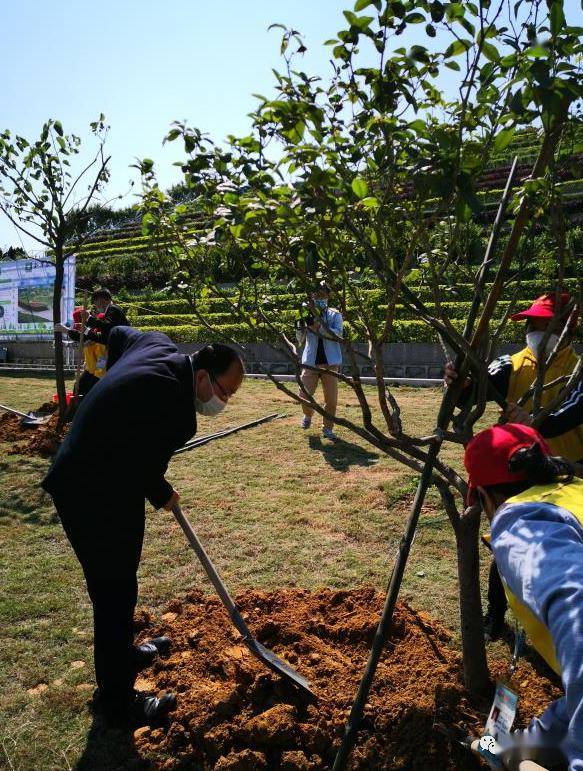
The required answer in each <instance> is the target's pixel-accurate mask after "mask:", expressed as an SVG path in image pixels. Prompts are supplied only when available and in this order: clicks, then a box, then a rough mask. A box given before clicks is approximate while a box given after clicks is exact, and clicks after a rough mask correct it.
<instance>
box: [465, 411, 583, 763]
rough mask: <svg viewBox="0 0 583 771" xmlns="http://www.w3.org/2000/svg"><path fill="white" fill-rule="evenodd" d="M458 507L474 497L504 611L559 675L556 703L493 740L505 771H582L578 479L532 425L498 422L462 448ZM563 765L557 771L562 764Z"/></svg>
mask: <svg viewBox="0 0 583 771" xmlns="http://www.w3.org/2000/svg"><path fill="white" fill-rule="evenodd" d="M464 463H465V467H466V470H467V472H468V476H469V480H468V482H469V493H468V503H469V504H470V505H471V504H472V503H474V502H475V500H476V498H479V500H480V503H481V506H482V509H483V511H484V512H485V513H486V516H487V517H488V519H489V520H490V522H491V527H492V532H491V545H492V550H493V552H494V557H495V559H496V564H497V565H498V569H499V571H500V575H501V577H502V581H503V584H504V589H505V592H506V594H507V596H508V600H509V602H510V604H511V607H512V609H513V612H514V613H515V615H516V616H517V619H518V620H519V622H520V623H521V624H522V626H523V627H524V629H525V630H526V632H527V635H528V637H529V639H530V642H531V643H532V645H533V647H535V648H536V650H537V651H538V652H539V653H540V654H541V656H543V657H544V658H545V659H546V661H547V663H548V664H549V666H551V667H552V668H553V669H554V670H555V671H556V672H557V673H558V674H559V675H560V676H561V679H562V682H563V688H564V696H563V697H562V698H560V699H558V700H557V701H554V702H552V703H551V704H550V705H549V706H548V707H547V709H546V710H545V711H544V713H543V714H542V715H541V716H540V717H536V718H533V720H532V721H531V723H530V724H529V726H528V728H527V729H525V730H524V731H518V732H514V733H513V734H512V735H511V736H510V738H509V739H507V741H506V742H504V741H502V750H503V751H504V752H503V754H502V758H503V760H504V763H505V765H506V766H507V767H508V768H512V767H515V765H517V762H518V761H519V760H532V761H536V762H539V763H541V764H542V765H543V766H544V767H547V766H554V765H556V763H557V762H561V761H562V762H563V764H564V762H565V759H566V760H567V761H568V765H569V769H570V771H581V770H582V769H583V480H581V479H576V478H574V469H573V465H572V464H571V463H570V461H568V460H566V459H565V458H560V457H554V456H552V455H551V449H550V447H549V445H548V444H547V442H546V441H545V439H544V438H543V437H542V436H541V435H540V434H539V433H538V432H537V431H536V430H535V429H534V428H532V427H530V426H525V425H521V424H517V423H507V424H505V425H496V426H492V427H491V428H487V429H486V430H485V431H482V432H480V433H479V434H476V436H475V437H474V438H473V439H472V440H471V441H470V442H469V443H468V445H467V447H466V450H465V457H464ZM563 767H564V766H563Z"/></svg>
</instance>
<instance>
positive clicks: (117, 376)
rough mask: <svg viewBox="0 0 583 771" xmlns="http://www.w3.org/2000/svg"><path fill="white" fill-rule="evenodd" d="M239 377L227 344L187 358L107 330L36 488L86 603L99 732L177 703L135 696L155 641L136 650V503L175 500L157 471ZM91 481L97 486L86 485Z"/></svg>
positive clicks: (133, 334) (158, 338)
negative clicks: (49, 507) (52, 510)
mask: <svg viewBox="0 0 583 771" xmlns="http://www.w3.org/2000/svg"><path fill="white" fill-rule="evenodd" d="M243 376H244V368H243V362H242V360H241V358H240V357H239V355H238V354H237V352H236V351H235V350H234V349H232V348H229V347H228V346H226V345H221V344H213V345H207V346H205V347H204V348H202V350H200V351H199V352H198V353H196V354H194V355H193V356H187V355H185V354H181V353H179V352H178V349H177V347H176V346H175V345H174V343H173V342H172V341H171V340H170V339H169V338H168V337H166V335H164V334H162V333H160V332H146V333H143V332H139V331H138V330H136V329H132V328H131V327H123V326H118V327H115V328H113V329H112V330H111V331H110V333H109V338H108V359H107V372H106V374H105V375H104V377H103V378H102V379H101V380H100V381H99V382H98V383H97V384H96V385H95V386H94V387H93V388H92V389H91V391H90V392H89V393H88V394H87V396H85V398H84V400H83V402H82V403H81V404H80V406H79V410H78V412H77V413H76V415H75V418H74V420H73V422H72V424H71V428H70V430H69V433H68V434H67V436H66V438H65V440H64V442H63V444H62V445H61V448H60V449H59V452H58V454H57V456H56V458H55V460H54V462H53V464H52V466H51V468H50V469H49V472H48V474H47V475H46V477H45V478H44V480H43V482H42V486H43V488H44V489H45V490H46V491H47V492H49V493H50V494H51V496H52V498H53V501H54V504H55V507H56V509H57V512H58V514H59V517H60V519H61V522H62V525H63V528H64V530H65V533H66V535H67V537H68V539H69V541H70V543H71V545H72V547H73V549H74V551H75V554H76V556H77V558H78V560H79V562H80V563H81V566H82V568H83V572H84V574H85V580H86V584H87V589H88V592H89V596H90V598H91V602H92V604H93V621H94V658H95V676H96V680H97V686H98V687H97V691H96V696H95V698H94V706H95V709H96V710H97V711H98V712H99V714H101V715H102V716H103V718H104V719H105V721H106V723H107V724H108V725H111V726H115V727H126V726H127V727H129V728H135V727H138V726H140V725H151V724H152V723H156V722H158V721H160V720H161V719H162V718H163V717H164V716H165V715H166V714H167V713H168V712H169V711H170V710H171V709H172V708H173V707H174V705H175V697H174V696H173V695H172V694H165V695H164V696H162V697H161V698H157V697H156V696H151V695H147V694H140V693H138V692H137V691H135V690H134V681H135V677H136V674H137V672H138V671H139V669H141V668H143V667H144V666H146V665H147V664H148V663H151V661H152V658H153V656H155V655H156V653H157V645H156V643H157V642H158V641H156V640H154V641H152V643H153V645H152V644H151V645H150V646H148V645H146V646H141V647H140V648H136V647H135V646H134V635H133V617H134V609H135V605H136V599H137V591H138V586H137V578H136V574H137V570H138V565H139V562H140V555H141V550H142V541H143V536H144V525H145V511H144V509H145V506H144V504H145V499H146V498H147V499H148V500H149V501H150V503H151V504H152V506H154V508H156V509H159V508H164V509H166V510H168V511H170V510H171V509H172V507H173V505H175V504H176V503H177V502H178V499H179V496H178V493H177V492H176V491H175V490H174V489H173V488H172V485H171V484H170V483H169V482H168V481H167V480H166V479H165V476H164V474H165V472H166V469H167V466H168V462H169V461H170V458H171V457H172V454H173V452H174V451H175V450H177V449H178V448H179V447H181V446H183V445H184V443H185V442H186V441H187V440H188V439H190V437H192V436H193V435H194V434H195V432H196V413H199V414H202V415H216V414H218V413H219V412H220V411H221V410H222V409H223V408H224V407H225V406H226V404H227V402H228V401H229V399H230V398H231V396H232V395H233V394H234V393H235V391H237V389H238V388H239V386H240V385H241V383H242V380H243ZM95 479H99V480H101V482H102V484H101V485H100V486H98V487H96V486H95ZM89 490H90V491H91V494H90V495H89V494H88V491H89Z"/></svg>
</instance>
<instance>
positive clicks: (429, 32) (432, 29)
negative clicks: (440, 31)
mask: <svg viewBox="0 0 583 771" xmlns="http://www.w3.org/2000/svg"><path fill="white" fill-rule="evenodd" d="M425 34H426V35H428V36H429V37H435V36H436V35H437V32H436V30H435V27H434V26H433V24H427V25H426V26H425Z"/></svg>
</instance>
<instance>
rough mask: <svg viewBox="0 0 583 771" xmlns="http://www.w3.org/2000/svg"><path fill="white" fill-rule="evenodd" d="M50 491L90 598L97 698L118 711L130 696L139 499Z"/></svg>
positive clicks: (141, 518) (141, 504) (133, 673)
mask: <svg viewBox="0 0 583 771" xmlns="http://www.w3.org/2000/svg"><path fill="white" fill-rule="evenodd" d="M86 498H87V491H84V493H83V494H81V493H79V494H78V495H76V496H75V499H74V500H73V499H72V498H71V497H69V496H67V497H66V498H60V497H54V502H55V506H56V509H57V512H58V514H59V517H60V519H61V522H62V524H63V528H64V530H65V533H66V534H67V538H68V539H69V541H70V543H71V546H72V547H73V549H74V551H75V554H76V555H77V559H78V560H79V562H80V563H81V567H82V568H83V573H84V574H85V581H86V584H87V591H88V592H89V597H90V599H91V602H92V604H93V632H94V659H95V677H96V680H97V685H98V687H99V696H100V702H101V703H102V704H103V707H104V709H105V710H106V711H109V712H110V713H111V714H112V715H117V714H123V713H124V712H125V711H126V710H127V709H128V707H129V705H130V703H131V701H132V699H133V687H134V681H135V676H136V660H135V651H134V628H133V624H134V610H135V607H136V600H137V595H138V582H137V570H138V566H139V563H140V556H141V552H142V543H143V539H144V520H145V514H144V502H143V501H141V502H137V501H134V502H132V503H126V504H124V505H119V506H112V505H111V503H101V504H99V503H96V502H95V501H89V502H88V504H85V502H84V501H85V500H86Z"/></svg>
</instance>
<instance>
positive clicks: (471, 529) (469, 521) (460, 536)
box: [455, 506, 491, 698]
mask: <svg viewBox="0 0 583 771" xmlns="http://www.w3.org/2000/svg"><path fill="white" fill-rule="evenodd" d="M479 532H480V509H479V507H477V506H476V507H472V509H469V510H468V513H467V514H465V515H463V516H461V517H460V518H459V521H458V522H457V524H456V528H455V537H456V547H457V565H458V580H459V587H460V626H461V634H462V653H463V662H464V683H465V686H466V688H467V690H468V691H469V692H470V694H472V696H475V697H477V698H484V697H486V696H487V695H488V691H489V688H490V685H491V683H490V676H489V673H488V661H487V659H486V644H485V641H484V623H483V618H482V598H481V595H480V554H479Z"/></svg>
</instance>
